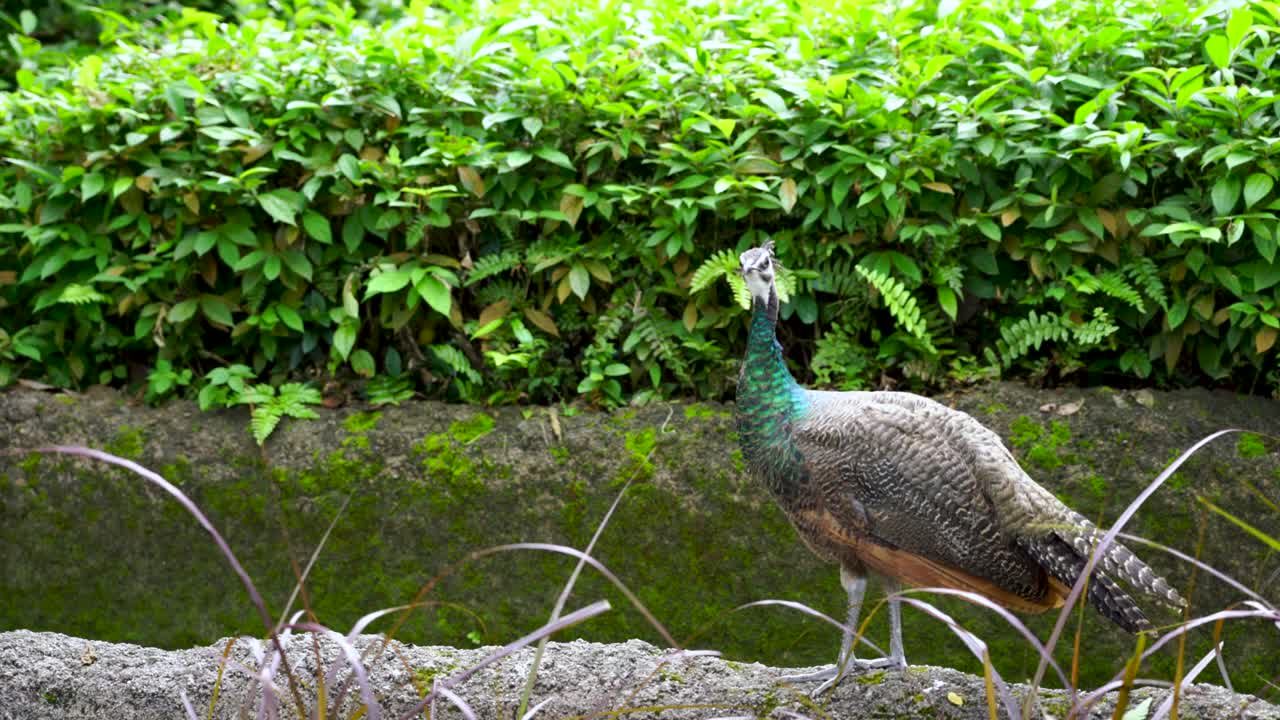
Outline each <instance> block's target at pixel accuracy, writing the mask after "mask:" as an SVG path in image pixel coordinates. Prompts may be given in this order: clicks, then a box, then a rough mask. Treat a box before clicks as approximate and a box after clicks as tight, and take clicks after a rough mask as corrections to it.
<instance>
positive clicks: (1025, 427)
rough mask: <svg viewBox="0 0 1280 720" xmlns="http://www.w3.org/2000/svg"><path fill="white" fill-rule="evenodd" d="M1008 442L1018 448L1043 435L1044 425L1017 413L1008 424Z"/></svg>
mask: <svg viewBox="0 0 1280 720" xmlns="http://www.w3.org/2000/svg"><path fill="white" fill-rule="evenodd" d="M1009 433H1010V435H1009V443H1010V444H1012V445H1013V446H1014V447H1016V448H1020V447H1022V446H1023V445H1026V444H1027V443H1030V442H1035V441H1036V440H1039V439H1040V438H1042V437H1044V426H1042V425H1041V424H1040V423H1038V422H1036V421H1035V420H1032V419H1031V418H1029V417H1027V416H1026V415H1019V416H1018V418H1017V419H1016V420H1014V421H1013V424H1012V425H1010V426H1009Z"/></svg>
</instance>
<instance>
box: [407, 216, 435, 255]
mask: <svg viewBox="0 0 1280 720" xmlns="http://www.w3.org/2000/svg"><path fill="white" fill-rule="evenodd" d="M430 226H431V216H430V215H419V216H417V217H416V218H414V219H413V220H411V221H409V225H408V227H406V228H405V231H404V244H405V247H411V248H412V247H417V246H418V245H420V244H421V243H422V241H423V240H424V239H425V238H426V237H427V228H429V227H430Z"/></svg>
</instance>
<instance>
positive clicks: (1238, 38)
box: [1227, 7, 1253, 52]
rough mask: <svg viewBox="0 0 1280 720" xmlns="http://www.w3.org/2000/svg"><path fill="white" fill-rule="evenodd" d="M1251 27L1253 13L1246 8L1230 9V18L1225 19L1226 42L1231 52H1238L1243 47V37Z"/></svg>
mask: <svg viewBox="0 0 1280 720" xmlns="http://www.w3.org/2000/svg"><path fill="white" fill-rule="evenodd" d="M1251 27H1253V13H1252V12H1251V11H1250V10H1249V9H1248V8H1244V7H1237V8H1236V9H1235V10H1232V11H1231V19H1230V20H1227V44H1228V45H1229V46H1230V47H1231V50H1232V51H1233V52H1239V51H1240V49H1241V48H1243V47H1244V38H1245V36H1246V35H1248V34H1249V28H1251Z"/></svg>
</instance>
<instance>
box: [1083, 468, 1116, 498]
mask: <svg viewBox="0 0 1280 720" xmlns="http://www.w3.org/2000/svg"><path fill="white" fill-rule="evenodd" d="M1085 482H1086V484H1087V485H1088V486H1089V492H1091V493H1093V494H1094V495H1095V496H1096V497H1098V498H1099V499H1102V498H1105V497H1106V496H1107V493H1108V492H1109V490H1110V488H1109V487H1108V485H1107V480H1106V478H1104V477H1102V476H1101V475H1098V474H1096V473H1095V474H1093V475H1090V476H1089V479H1088V480H1086V481H1085Z"/></svg>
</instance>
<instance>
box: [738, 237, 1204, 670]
mask: <svg viewBox="0 0 1280 720" xmlns="http://www.w3.org/2000/svg"><path fill="white" fill-rule="evenodd" d="M773 251H774V248H773V242H772V241H769V242H766V243H765V244H764V246H762V247H756V248H751V249H749V250H747V251H746V252H744V253H742V255H741V256H740V262H741V271H742V275H743V279H744V280H745V282H746V285H747V288H748V290H749V291H750V293H751V302H752V311H751V323H750V330H749V336H748V340H747V352H746V357H745V358H744V359H743V362H742V369H741V372H740V373H739V375H738V388H737V410H736V422H737V430H738V436H739V441H740V443H741V446H742V453H743V456H744V458H745V461H746V466H747V468H748V470H749V471H750V473H751V474H753V475H754V476H756V477H758V478H759V479H760V480H761V481H763V483H764V484H765V486H767V487H768V489H769V490H770V492H771V493H772V494H773V496H774V498H775V499H776V500H777V502H778V504H779V505H780V506H781V508H782V510H783V511H784V513H785V514H786V516H787V518H788V519H789V520H790V521H791V523H792V525H793V526H794V527H795V528H796V530H797V532H798V534H799V536H800V538H801V540H803V541H804V543H805V544H806V545H807V546H808V547H809V549H810V550H812V551H813V552H814V553H815V554H817V555H818V556H819V557H820V558H822V559H824V560H826V561H828V562H834V563H838V564H839V566H840V582H841V585H842V586H843V587H844V590H845V592H846V593H848V611H847V612H848V616H847V619H846V623H845V631H844V636H843V639H842V642H841V648H840V654H839V656H837V662H836V664H835V665H834V666H833V667H830V668H826V669H823V670H821V671H818V672H816V673H811V674H809V675H801V676H795V677H790V678H786V679H788V680H791V681H797V682H798V681H817V680H823V681H825V682H823V683H822V685H820V686H819V687H818V688H817V690H816V691H815V694H818V693H821V692H823V691H825V690H827V689H828V688H830V687H832V686H833V685H834V684H835V683H837V682H839V680H840V678H841V677H842V676H843V675H844V674H845V672H846V670H849V669H867V668H877V667H878V668H896V669H902V668H905V667H906V657H905V655H904V652H903V647H902V619H901V609H900V605H899V602H898V601H897V600H896V599H895V598H894V597H893V593H894V592H896V590H897V588H898V587H899V585H900V584H901V583H905V584H908V585H911V586H919V587H926V586H927V587H946V588H954V589H958V590H965V591H969V592H974V593H978V594H980V595H983V596H985V597H987V598H989V599H991V600H992V601H994V602H996V603H999V604H1000V605H1002V606H1004V607H1006V608H1009V609H1011V610H1015V611H1018V612H1028V613H1038V612H1044V611H1046V610H1049V609H1051V608H1057V607H1061V606H1062V605H1063V603H1064V601H1065V598H1066V596H1067V594H1068V592H1069V591H1070V588H1071V586H1072V585H1073V584H1074V583H1075V581H1076V580H1077V578H1079V577H1080V575H1081V573H1082V572H1083V571H1084V567H1085V563H1086V561H1087V560H1088V558H1089V557H1090V554H1091V553H1092V552H1093V550H1094V548H1095V547H1096V546H1097V544H1098V542H1099V540H1100V539H1101V537H1102V533H1101V531H1099V529H1098V528H1097V527H1096V526H1095V525H1094V524H1093V523H1091V522H1089V521H1088V520H1087V519H1085V518H1084V517H1083V516H1081V515H1080V514H1079V513H1076V512H1074V511H1073V510H1071V509H1070V508H1069V507H1067V506H1066V505H1064V504H1063V503H1062V502H1060V501H1059V500H1058V499H1057V498H1056V497H1054V496H1053V494H1052V493H1050V492H1049V491H1048V490H1045V489H1044V488H1043V487H1041V486H1040V485H1039V484H1037V483H1036V482H1035V481H1034V480H1032V479H1031V478H1030V477H1029V476H1028V475H1027V473H1026V472H1024V471H1023V469H1022V468H1021V467H1020V466H1019V465H1018V462H1017V461H1016V460H1015V459H1014V458H1013V455H1011V454H1010V452H1009V450H1008V449H1007V448H1006V447H1005V445H1004V443H1003V442H1002V441H1001V439H1000V437H999V436H998V435H996V434H995V433H994V432H992V431H991V430H989V429H987V428H986V427H984V426H983V425H982V424H981V423H979V422H978V421H977V420H975V419H974V418H973V417H972V416H970V415H968V414H966V413H963V412H960V411H958V410H953V409H951V408H948V407H946V406H945V405H942V404H940V403H938V402H936V401H934V400H930V399H929V398H925V397H921V396H919V395H914V394H911V393H904V392H824V391H818V390H809V389H806V388H803V387H801V386H800V385H799V384H798V383H796V381H795V378H793V377H792V375H791V373H790V372H789V371H788V370H787V366H786V363H785V362H784V361H783V357H782V346H781V345H780V344H779V343H778V340H777V336H776V325H777V321H778V293H777V289H776V287H775V274H776V261H775V259H774V252H773ZM868 571H874V572H875V573H877V574H878V575H879V576H881V577H883V578H884V579H885V581H886V583H885V585H886V589H887V590H888V591H889V592H890V600H889V622H890V640H889V655H888V657H883V658H878V659H875V660H859V659H857V658H855V657H854V655H853V647H852V645H853V629H854V628H856V627H857V623H858V615H859V611H860V609H861V607H862V600H863V595H864V593H865V590H866V577H867V572H868ZM1118 581H1123V582H1124V583H1127V584H1128V585H1130V586H1132V587H1134V588H1136V589H1138V590H1141V591H1142V592H1144V593H1146V594H1148V595H1150V596H1151V597H1153V598H1154V599H1155V600H1157V601H1159V602H1160V603H1162V604H1164V605H1167V606H1169V607H1172V608H1180V607H1183V606H1184V604H1185V603H1184V601H1183V599H1182V598H1181V597H1180V596H1179V594H1178V592H1177V591H1176V590H1174V589H1173V588H1172V587H1170V585H1169V583H1168V582H1166V581H1165V580H1164V579H1163V578H1161V577H1160V576H1158V575H1157V574H1156V573H1155V572H1154V571H1152V570H1151V568H1150V567H1148V566H1147V565H1146V564H1145V563H1144V562H1143V561H1142V560H1140V559H1139V558H1138V557H1137V556H1135V555H1134V554H1133V553H1132V552H1130V551H1129V550H1128V549H1126V548H1125V547H1123V546H1121V545H1120V544H1118V543H1112V544H1111V545H1110V546H1108V547H1107V548H1106V551H1105V553H1104V554H1103V555H1102V556H1101V557H1100V558H1099V559H1098V563H1097V564H1096V565H1095V568H1094V571H1093V573H1092V575H1091V577H1090V579H1089V583H1088V600H1089V602H1090V603H1091V604H1092V605H1093V606H1094V607H1095V608H1097V610H1098V611H1099V612H1100V613H1102V615H1104V616H1105V617H1107V618H1108V619H1109V620H1111V621H1112V622H1114V623H1115V624H1116V625H1118V626H1120V627H1121V628H1123V629H1125V630H1126V631H1128V632H1131V633H1137V632H1141V631H1144V630H1149V629H1151V627H1152V625H1151V622H1150V621H1149V620H1148V619H1147V617H1146V615H1144V614H1143V612H1142V610H1141V608H1139V607H1138V605H1137V603H1135V602H1134V600H1133V598H1132V597H1130V596H1129V595H1128V593H1126V592H1125V590H1124V589H1122V588H1121V586H1120V584H1119V582H1118Z"/></svg>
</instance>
